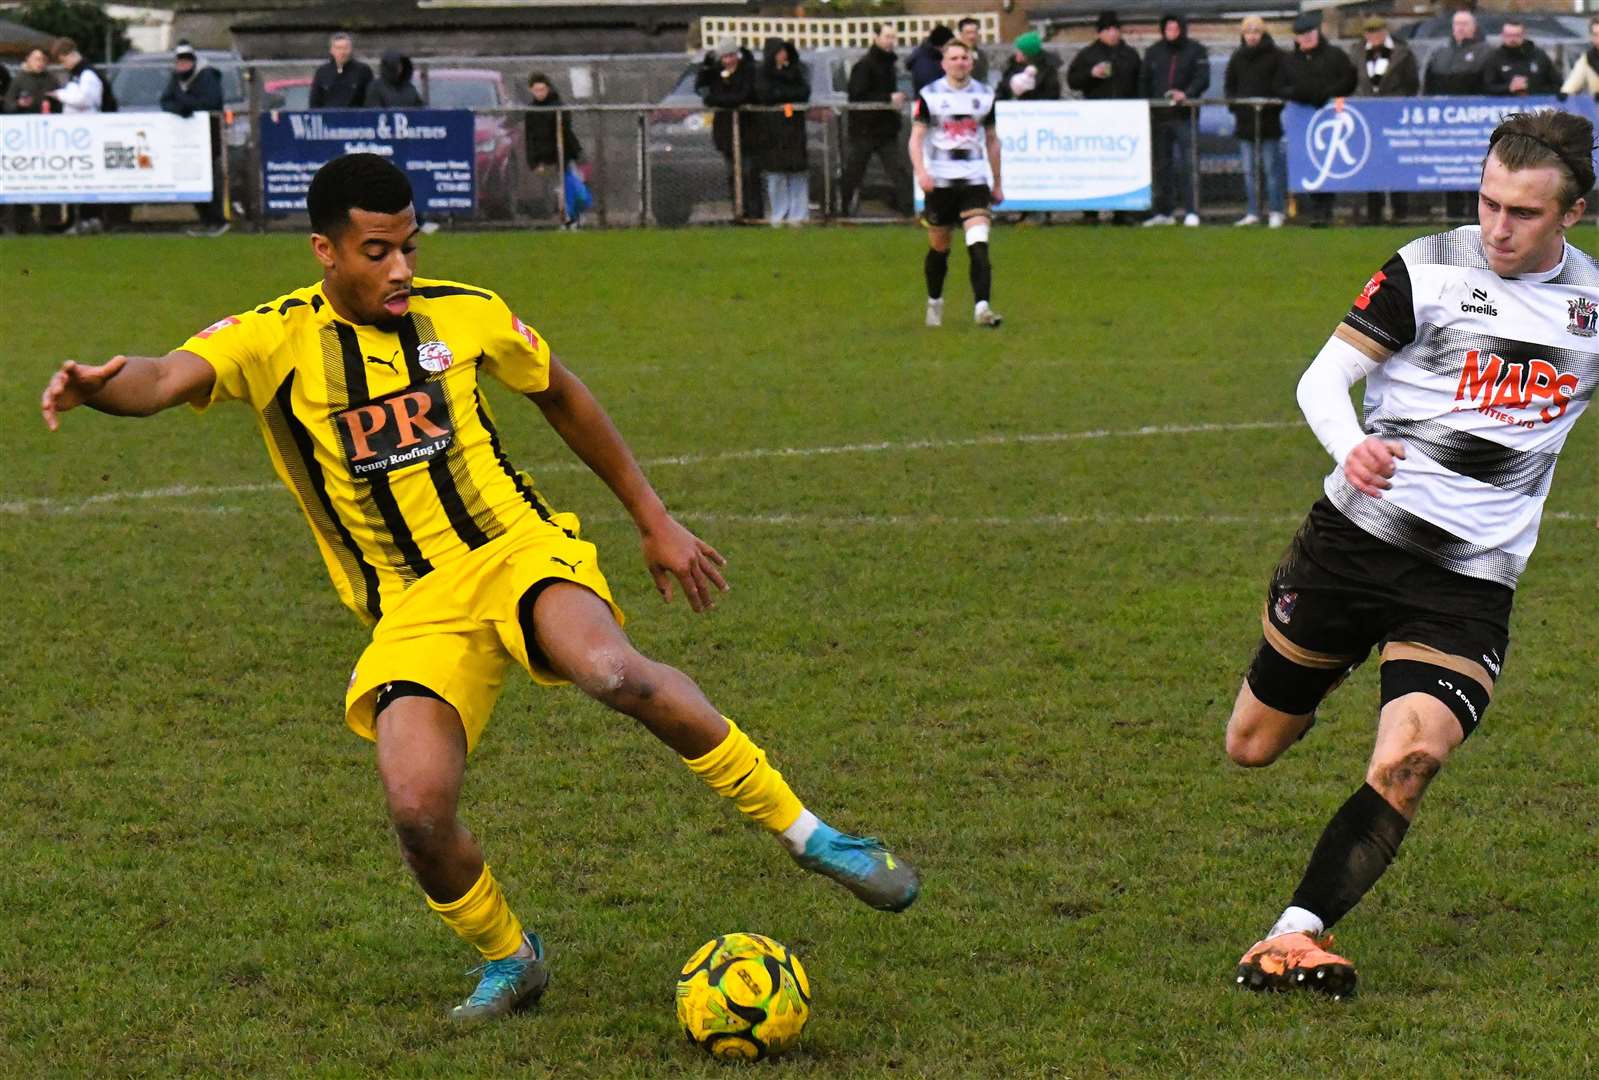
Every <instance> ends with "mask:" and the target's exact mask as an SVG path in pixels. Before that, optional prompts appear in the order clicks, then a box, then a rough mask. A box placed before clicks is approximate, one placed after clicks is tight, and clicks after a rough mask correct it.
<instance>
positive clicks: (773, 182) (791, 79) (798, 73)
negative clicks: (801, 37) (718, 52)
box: [756, 37, 811, 226]
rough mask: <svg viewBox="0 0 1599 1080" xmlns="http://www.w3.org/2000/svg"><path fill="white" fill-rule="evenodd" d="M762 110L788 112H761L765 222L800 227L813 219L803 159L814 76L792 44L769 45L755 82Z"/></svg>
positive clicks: (771, 40)
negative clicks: (779, 106)
mask: <svg viewBox="0 0 1599 1080" xmlns="http://www.w3.org/2000/svg"><path fill="white" fill-rule="evenodd" d="M756 97H757V98H758V99H759V101H760V103H761V104H762V105H782V106H785V108H784V109H782V110H781V111H778V110H776V109H774V110H772V111H770V112H763V113H761V114H760V118H761V120H762V122H763V124H764V125H765V128H766V130H765V132H764V133H763V134H762V137H761V146H762V155H761V169H762V170H763V172H764V175H765V177H766V211H767V216H766V219H767V221H769V222H770V223H771V224H772V225H774V226H777V225H783V224H788V225H798V224H800V223H801V222H803V221H805V219H806V218H808V217H809V216H810V211H811V168H810V162H809V160H807V158H806V154H805V117H806V113H807V110H806V108H805V106H806V104H807V103H808V102H809V101H810V100H811V73H810V70H809V69H808V68H807V67H806V66H805V65H804V64H802V63H801V62H800V58H799V49H798V48H797V47H796V46H795V45H794V43H793V42H792V41H783V40H780V39H778V38H775V37H774V38H767V39H766V50H765V57H764V58H763V60H762V63H761V70H760V73H759V74H758V76H757V77H756Z"/></svg>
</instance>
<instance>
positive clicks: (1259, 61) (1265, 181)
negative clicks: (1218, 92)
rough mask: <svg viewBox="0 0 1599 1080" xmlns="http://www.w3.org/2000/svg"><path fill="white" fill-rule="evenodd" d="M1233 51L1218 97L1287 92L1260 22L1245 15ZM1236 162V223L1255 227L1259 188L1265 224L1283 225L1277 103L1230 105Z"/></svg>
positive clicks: (1282, 69) (1281, 60) (1284, 184)
mask: <svg viewBox="0 0 1599 1080" xmlns="http://www.w3.org/2000/svg"><path fill="white" fill-rule="evenodd" d="M1239 29H1240V31H1241V36H1240V42H1241V44H1240V45H1239V46H1238V48H1236V49H1234V50H1233V54H1232V56H1230V57H1228V58H1227V72H1226V74H1225V75H1223V76H1222V86H1223V89H1222V93H1223V94H1224V95H1225V96H1226V97H1229V98H1280V97H1282V96H1283V93H1284V91H1285V90H1286V89H1287V80H1288V74H1287V64H1286V61H1287V57H1286V56H1284V54H1283V51H1282V50H1281V49H1279V48H1278V47H1277V43H1276V42H1275V41H1273V40H1272V38H1271V35H1270V34H1268V33H1267V32H1266V21H1265V20H1264V19H1262V18H1261V17H1260V16H1259V15H1251V16H1249V17H1248V18H1246V19H1245V20H1244V21H1243V25H1242V26H1241V27H1240V28H1239ZM1232 114H1233V123H1234V127H1235V130H1236V132H1237V135H1238V160H1239V163H1240V164H1241V165H1242V166H1243V172H1244V195H1245V201H1246V206H1245V208H1244V216H1243V217H1241V218H1239V219H1238V220H1237V221H1236V222H1234V224H1236V225H1259V224H1260V211H1261V205H1260V204H1261V198H1260V196H1261V190H1260V189H1261V187H1262V186H1263V185H1264V187H1265V189H1266V191H1265V195H1266V199H1265V202H1266V224H1267V225H1268V226H1269V227H1270V228H1273V229H1280V228H1282V225H1283V213H1284V210H1285V209H1286V207H1287V201H1286V195H1285V193H1286V191H1287V189H1288V168H1287V157H1286V156H1285V155H1284V154H1283V107H1282V106H1281V105H1259V106H1256V105H1234V106H1232Z"/></svg>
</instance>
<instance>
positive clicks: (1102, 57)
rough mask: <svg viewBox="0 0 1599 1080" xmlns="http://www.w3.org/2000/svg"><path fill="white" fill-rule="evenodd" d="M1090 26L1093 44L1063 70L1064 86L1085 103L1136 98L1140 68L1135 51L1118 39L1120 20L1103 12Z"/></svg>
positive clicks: (1119, 36)
mask: <svg viewBox="0 0 1599 1080" xmlns="http://www.w3.org/2000/svg"><path fill="white" fill-rule="evenodd" d="M1094 27H1095V40H1094V42H1093V44H1091V45H1088V46H1085V47H1084V48H1082V49H1081V50H1079V51H1078V53H1077V55H1076V56H1074V57H1072V62H1071V65H1070V66H1069V67H1067V69H1066V85H1067V86H1069V87H1071V88H1072V89H1073V90H1075V91H1077V92H1078V93H1079V94H1081V95H1082V96H1083V97H1085V98H1087V99H1088V100H1089V101H1114V100H1117V99H1119V98H1135V97H1138V96H1139V92H1138V83H1139V81H1138V75H1139V69H1140V68H1141V67H1142V66H1143V65H1142V63H1141V61H1140V60H1139V59H1138V50H1137V49H1135V48H1133V47H1132V46H1131V45H1129V44H1127V42H1125V41H1123V40H1122V22H1121V18H1120V17H1119V16H1118V15H1117V14H1116V13H1115V12H1114V11H1103V12H1100V15H1099V20H1098V21H1097V22H1096V23H1095V24H1094Z"/></svg>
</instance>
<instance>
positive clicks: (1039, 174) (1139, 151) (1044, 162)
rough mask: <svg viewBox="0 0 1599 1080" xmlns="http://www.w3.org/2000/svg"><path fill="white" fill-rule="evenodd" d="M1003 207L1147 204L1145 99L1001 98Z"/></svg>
mask: <svg viewBox="0 0 1599 1080" xmlns="http://www.w3.org/2000/svg"><path fill="white" fill-rule="evenodd" d="M996 118H997V125H998V130H999V142H1000V182H1001V184H1000V186H1001V188H1002V192H1001V193H1002V194H1003V195H1004V196H1005V202H1004V203H1003V204H1002V205H1001V207H1000V209H1002V210H1147V209H1149V206H1150V160H1151V159H1150V153H1149V103H1148V102H1145V101H1001V102H999V103H998V105H997V106H996Z"/></svg>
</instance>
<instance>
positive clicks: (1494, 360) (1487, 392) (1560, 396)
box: [1454, 349, 1578, 428]
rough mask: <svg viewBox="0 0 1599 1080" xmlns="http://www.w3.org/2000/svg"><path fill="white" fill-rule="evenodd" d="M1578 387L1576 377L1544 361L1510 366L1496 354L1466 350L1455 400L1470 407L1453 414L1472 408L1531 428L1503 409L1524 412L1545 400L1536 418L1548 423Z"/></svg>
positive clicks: (1560, 412) (1531, 423)
mask: <svg viewBox="0 0 1599 1080" xmlns="http://www.w3.org/2000/svg"><path fill="white" fill-rule="evenodd" d="M1577 384H1578V379H1577V376H1575V375H1569V374H1567V373H1565V372H1563V371H1561V370H1560V369H1559V368H1557V367H1555V366H1554V365H1553V364H1551V363H1550V362H1549V361H1547V360H1530V361H1528V362H1527V363H1525V364H1521V363H1511V362H1510V361H1508V360H1506V359H1505V358H1504V357H1502V356H1500V355H1498V354H1497V353H1488V354H1487V355H1486V356H1484V355H1483V353H1482V351H1481V350H1480V349H1468V350H1467V351H1466V362H1465V364H1464V365H1463V366H1462V368H1461V370H1460V385H1458V386H1457V387H1455V400H1456V401H1461V402H1470V404H1467V405H1456V406H1455V410H1454V411H1455V412H1461V411H1463V410H1466V409H1475V410H1477V411H1478V412H1480V413H1484V414H1486V415H1488V416H1491V417H1493V418H1494V419H1495V420H1500V421H1502V422H1504V423H1506V424H1514V425H1516V426H1517V427H1524V428H1530V427H1533V426H1534V425H1535V421H1533V420H1530V419H1526V418H1524V417H1520V416H1512V415H1510V414H1509V413H1507V412H1504V411H1502V410H1505V409H1525V408H1528V407H1530V406H1531V405H1532V404H1533V403H1535V402H1538V401H1546V402H1548V404H1547V405H1545V406H1544V407H1543V408H1542V409H1539V410H1538V418H1539V419H1540V420H1542V421H1543V422H1544V423H1546V424H1550V423H1553V422H1554V421H1555V420H1557V419H1558V418H1559V417H1560V416H1561V415H1563V414H1564V413H1565V411H1566V406H1567V405H1569V404H1570V403H1571V395H1573V394H1575V393H1576V392H1577Z"/></svg>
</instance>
